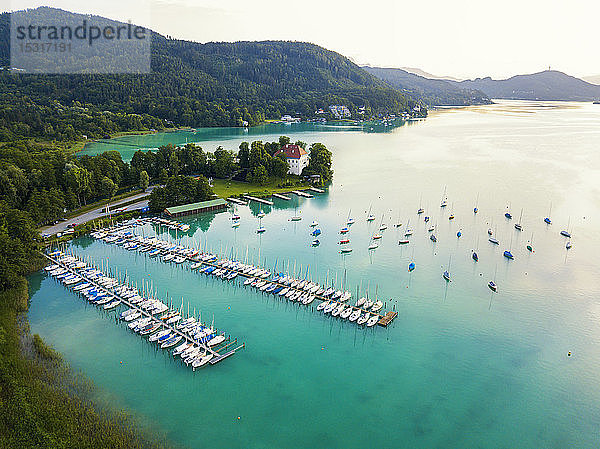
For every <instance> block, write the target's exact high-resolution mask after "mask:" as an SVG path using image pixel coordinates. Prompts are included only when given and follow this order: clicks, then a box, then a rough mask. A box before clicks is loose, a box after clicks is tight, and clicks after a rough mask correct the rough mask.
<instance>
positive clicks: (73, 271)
mask: <svg viewBox="0 0 600 449" xmlns="http://www.w3.org/2000/svg"><path fill="white" fill-rule="evenodd" d="M44 256H45V257H46V258H47V259H48V260H49V261H50V262H52V264H54V265H55V266H56V267H57V268H62V269H63V270H64V271H65V272H68V273H69V274H70V275H72V276H74V277H76V278H78V279H79V280H78V281H77V282H76V283H73V284H65V286H67V287H75V286H77V285H78V284H82V283H87V284H89V285H90V286H93V288H94V289H96V290H97V291H102V292H106V293H107V294H109V295H110V296H111V297H113V298H114V300H116V301H120V304H124V305H126V306H127V307H129V308H130V309H133V310H135V311H136V312H137V313H139V314H140V316H141V317H143V318H146V319H149V320H150V323H148V324H151V323H154V324H160V326H159V327H158V328H157V329H156V330H155V331H154V332H152V333H156V332H161V331H165V330H169V334H170V335H177V336H179V337H181V338H180V340H179V341H178V342H177V343H175V344H173V345H172V346H175V345H178V344H179V345H180V344H182V343H187V344H191V345H196V346H197V347H199V348H201V349H203V350H204V354H211V355H212V358H211V359H210V360H209V361H208V363H210V364H211V365H214V364H215V363H218V362H220V361H221V360H223V359H225V358H227V357H229V356H231V355H233V354H235V352H236V351H238V350H239V349H241V348H244V347H245V345H244V344H242V345H240V346H238V347H236V348H235V349H232V350H230V351H228V352H227V353H224V354H221V353H219V352H218V351H223V350H226V349H227V347H228V346H230V344H233V343H236V342H237V339H235V341H234V342H232V343H229V344H225V345H223V346H222V347H221V348H219V346H221V345H222V343H219V344H217V345H215V347H214V348H213V347H211V346H210V344H207V343H209V341H210V340H209V341H208V342H204V341H202V340H199V339H195V338H193V336H191V335H189V334H188V333H186V332H185V330H184V329H178V328H177V322H178V321H179V320H178V321H176V322H175V323H173V325H171V324H169V323H167V322H166V321H167V320H163V319H161V318H158V317H157V316H155V315H158V314H162V313H164V312H165V311H166V310H168V309H166V306H164V307H165V309H166V310H163V311H161V312H154V313H153V312H152V311H149V310H146V309H145V308H144V307H141V306H140V304H142V302H143V301H139V302H132V301H130V300H129V299H128V298H125V297H124V296H123V295H121V294H119V293H117V288H116V287H117V286H118V287H121V286H123V285H124V284H121V283H119V282H118V281H117V280H115V281H116V282H117V285H112V286H107V285H103V284H101V283H100V282H98V281H97V280H96V278H93V277H92V276H88V275H86V274H85V272H82V271H79V270H82V269H83V268H85V269H89V268H91V267H89V266H88V265H87V264H85V263H83V262H82V261H80V260H79V259H77V258H75V257H73V256H63V255H62V253H61V252H60V251H55V252H52V253H50V254H44ZM61 256H62V258H61ZM66 257H69V258H70V260H73V261H77V262H79V263H81V264H82V266H80V268H74V267H73V266H72V265H71V264H69V263H66V262H65V261H64V258H66ZM57 268H55V269H57ZM95 271H97V272H98V271H99V270H95ZM50 274H52V272H50ZM103 276H104V277H107V276H106V275H105V274H104V273H103ZM112 279H114V278H112ZM111 301H112V300H111ZM120 304H118V305H120ZM118 305H117V306H115V307H118ZM197 324H198V325H201V323H197ZM211 329H212V327H211ZM212 330H213V331H214V329H212ZM152 333H150V334H148V336H150V335H151V334H152ZM215 333H216V332H215ZM216 336H217V335H215V337H216ZM172 346H169V347H166V348H165V349H168V350H169V352H171V350H172V349H174V348H173V347H172ZM190 364H191V363H190ZM194 369H195V368H194Z"/></svg>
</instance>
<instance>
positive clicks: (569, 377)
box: [29, 102, 600, 448]
mask: <svg viewBox="0 0 600 449" xmlns="http://www.w3.org/2000/svg"><path fill="white" fill-rule="evenodd" d="M599 124H600V107H597V106H593V105H588V104H575V103H525V102H502V103H500V104H496V105H491V106H481V107H473V108H466V109H461V110H448V111H440V112H435V113H433V114H432V115H431V116H430V117H429V118H428V119H427V120H425V121H421V122H418V123H416V124H414V125H412V126H403V127H399V128H397V129H395V130H394V131H393V132H389V133H363V132H357V131H355V130H346V131H339V132H319V131H299V132H298V133H297V134H294V133H287V134H290V135H291V137H292V139H297V138H300V139H302V140H305V141H307V142H310V141H313V140H319V141H322V142H324V143H325V144H326V145H327V146H328V148H330V149H331V150H332V152H333V153H334V170H335V181H334V184H333V185H332V186H331V187H330V189H329V191H328V193H327V194H323V195H316V196H315V198H313V199H298V198H294V200H293V201H291V202H290V203H287V202H285V201H280V200H276V202H275V205H274V207H273V208H264V209H263V210H264V212H266V213H267V216H266V217H265V218H264V219H263V220H262V224H263V226H265V227H266V228H267V231H266V232H265V234H263V235H262V236H259V235H257V234H256V233H255V229H256V228H257V227H258V221H257V219H256V218H255V216H256V214H257V213H258V212H259V210H260V208H259V207H254V206H253V207H252V208H248V207H237V208H236V211H237V213H239V214H240V215H241V217H242V218H241V226H240V227H239V228H238V229H237V230H235V229H233V228H231V221H230V220H229V214H228V213H220V214H214V215H212V214H211V215H199V216H194V217H188V218H186V219H185V221H186V222H187V223H189V224H190V225H191V229H190V231H189V232H187V233H185V234H184V236H183V238H182V240H183V242H184V243H186V244H190V245H191V244H198V245H202V246H205V247H208V248H211V249H213V250H214V251H217V252H222V253H223V254H231V252H232V251H234V252H235V253H237V255H238V256H239V257H240V258H245V257H248V260H254V262H255V263H257V262H258V261H259V260H260V261H261V263H262V264H266V265H267V266H268V267H273V265H275V263H277V266H278V268H282V267H286V268H287V267H288V266H289V267H290V271H291V270H293V269H294V267H295V269H296V271H299V270H300V269H302V271H303V272H304V273H306V271H307V269H308V272H309V273H310V276H311V277H312V278H313V279H315V280H320V281H324V280H325V278H326V277H328V278H329V279H331V278H333V279H334V280H335V279H336V277H337V279H338V285H339V284H341V282H342V279H347V285H348V287H349V288H350V289H352V291H356V288H357V287H360V288H362V291H364V290H365V289H366V288H367V286H368V287H369V290H370V293H371V296H373V295H374V294H375V291H377V294H378V297H379V298H381V299H383V300H384V301H385V302H386V309H387V310H390V309H392V308H395V309H396V310H398V312H399V316H398V318H397V319H396V320H395V321H394V322H393V324H392V325H391V326H390V327H389V328H387V329H384V328H380V327H376V328H373V329H363V328H359V327H358V326H356V325H355V324H351V323H348V322H342V321H341V320H338V319H333V318H331V317H329V316H323V315H321V314H319V313H317V312H316V310H315V309H316V304H313V306H312V307H309V308H306V307H301V306H298V305H297V304H290V303H288V302H285V301H283V300H279V299H276V298H273V297H272V296H267V295H263V294H260V293H257V292H255V291H253V290H250V289H246V288H244V287H243V286H239V285H231V284H225V283H224V282H222V281H220V280H213V279H210V278H206V277H203V276H199V275H197V274H194V273H192V272H190V271H189V269H187V268H184V267H180V266H179V267H178V266H171V265H167V264H164V263H162V262H159V261H155V260H152V259H150V258H147V257H146V256H144V255H143V254H132V253H130V252H128V251H126V250H123V249H122V248H120V247H114V246H111V245H107V244H105V243H102V242H96V241H93V240H92V239H89V238H82V239H80V240H78V241H76V242H74V244H73V245H72V249H73V250H74V251H75V252H76V253H77V254H79V255H81V256H84V257H87V256H89V257H91V258H92V259H94V260H96V261H98V262H99V261H100V260H104V262H103V263H107V261H108V263H109V266H110V267H111V268H112V269H114V270H119V271H125V270H127V273H128V275H129V277H130V278H131V279H133V280H134V281H136V282H138V283H139V284H141V283H142V282H150V280H151V281H152V284H153V287H154V288H156V289H157V290H158V292H159V295H161V296H163V297H164V296H166V295H167V294H168V296H169V297H172V298H173V299H174V300H175V302H176V303H179V302H180V301H181V298H182V297H183V298H184V299H185V301H186V302H189V303H190V305H191V307H192V309H193V308H196V310H197V311H198V310H201V313H202V317H203V320H209V321H210V320H212V318H213V315H214V320H215V325H216V326H217V327H219V328H220V329H222V330H224V331H225V332H227V333H228V334H231V335H232V336H233V337H237V338H238V339H239V341H243V342H245V343H246V349H245V350H242V351H240V352H238V353H237V354H236V355H235V356H233V357H231V358H229V359H227V360H225V361H223V362H221V363H219V364H217V365H215V366H210V367H207V368H206V369H202V370H200V371H197V372H195V373H192V372H191V371H190V370H189V369H188V368H185V367H182V366H181V365H180V364H179V363H175V362H173V361H172V360H171V358H170V356H168V355H167V354H165V353H163V352H156V351H155V350H154V349H153V347H152V346H151V345H150V344H148V343H147V342H146V341H144V340H142V339H141V338H139V337H137V336H135V335H133V334H131V333H130V332H128V331H127V330H126V329H125V328H124V327H123V326H122V325H117V324H115V321H114V313H113V314H107V313H104V312H101V311H99V310H97V309H96V308H93V307H91V306H88V305H86V304H85V303H83V301H82V300H81V299H80V298H79V297H76V296H75V295H73V294H72V293H70V292H69V291H67V290H66V289H65V288H63V287H62V286H60V285H58V284H57V283H56V282H55V281H54V280H52V279H49V278H47V277H45V276H44V275H43V274H37V275H34V276H32V278H31V281H32V282H31V285H32V302H31V308H30V314H29V319H30V323H31V329H32V332H36V333H39V334H40V335H41V336H42V337H44V338H45V339H46V340H47V341H48V342H49V343H51V344H52V345H54V347H55V348H56V349H57V350H59V351H60V352H61V353H63V354H64V356H65V358H66V359H67V360H68V361H69V362H70V363H71V364H72V365H73V366H74V367H75V368H78V369H82V370H83V371H84V372H86V373H87V375H89V376H90V377H91V378H92V380H93V381H94V382H95V383H96V384H97V385H98V386H99V387H100V388H101V392H102V394H103V396H104V397H105V398H107V399H108V400H109V401H110V402H111V403H113V404H115V405H116V406H119V407H126V408H127V409H129V410H131V411H133V412H134V413H136V414H138V415H139V416H140V417H141V418H142V419H143V420H144V422H147V423H150V425H152V426H156V427H158V428H160V429H162V430H163V431H165V432H166V433H167V435H168V436H169V437H170V438H171V439H172V440H174V441H177V442H179V443H182V444H185V445H187V446H189V447H205V446H212V447H218V448H236V447H239V448H265V447H339V448H349V447H363V448H364V447H376V446H379V447H391V448H395V447H419V448H432V447H486V448H496V447H497V448H507V447H522V448H539V447H548V448H565V447H581V448H591V447H596V446H597V445H598V441H599V435H598V428H599V425H600V406H599V405H598V404H600V402H599V400H600V381H599V380H598V376H597V373H598V371H599V369H600V351H599V349H600V330H599V326H598V321H599V319H600V299H599V298H600V278H599V276H598V274H599V269H598V262H599V258H598V254H599V253H600V239H599V238H598V236H597V229H598V213H599V212H600V186H599V184H598V181H597V180H598V179H600V178H599V177H598V175H599V172H600V155H599V154H598V152H597V145H598V142H599V137H600V127H599V126H598V125H599ZM265 132H266V131H265ZM227 133H228V132H227V131H226V132H225V134H227ZM277 134H279V131H277V132H275V133H274V134H273V135H274V136H275V135H277ZM148 138H155V136H151V137H148ZM210 138H211V139H213V140H211V141H207V142H205V144H203V146H205V147H206V148H210V147H211V146H215V145H216V142H225V143H227V144H228V145H230V147H231V148H235V147H237V145H238V144H239V141H241V140H242V139H247V137H244V136H239V137H235V138H231V136H230V135H226V136H219V135H212V136H210ZM140 139H142V138H141V137H140ZM141 143H143V142H141ZM149 146H150V145H149ZM444 187H446V190H447V194H448V202H449V205H448V207H447V208H446V209H441V208H440V207H439V202H440V200H441V196H442V192H443V190H444ZM478 195H479V200H478V202H477V205H478V207H479V210H480V212H479V214H477V215H474V214H473V212H472V209H473V207H474V205H475V202H476V198H477V196H478ZM550 203H552V212H551V216H552V220H553V224H552V225H551V226H546V225H545V224H544V223H543V222H542V219H543V217H545V216H546V215H547V214H548V212H549V209H550ZM419 205H422V206H423V207H424V208H425V209H426V212H425V215H430V216H431V217H432V221H433V222H434V223H435V224H436V226H437V228H438V229H437V230H436V235H437V237H438V242H437V243H436V244H435V245H434V244H433V243H432V242H431V241H430V240H429V238H428V233H427V225H425V224H424V223H423V220H422V217H418V216H417V214H416V210H417V209H418V207H419ZM507 206H510V210H511V212H512V214H513V217H514V218H513V220H512V221H508V220H506V219H505V218H504V215H503V214H504V212H505V210H506V208H507ZM296 207H297V208H298V209H297V210H298V213H300V214H301V216H302V217H303V219H302V221H301V222H298V223H292V222H290V221H289V218H290V217H291V216H292V215H293V214H294V211H295V208H296ZM369 208H372V212H373V214H374V215H375V216H376V217H377V219H376V220H375V222H374V223H372V224H367V223H366V220H365V218H366V215H367V212H368V210H369ZM521 208H523V210H524V211H523V219H522V223H523V226H524V231H523V232H522V233H518V231H515V230H514V228H513V224H514V223H515V222H516V221H517V220H518V218H519V214H520V211H521ZM350 209H351V210H352V212H351V214H352V216H353V217H354V218H355V219H356V224H355V225H354V226H353V227H352V230H351V232H350V234H349V238H350V240H351V246H352V247H353V249H354V251H353V253H351V254H349V255H345V256H342V255H340V254H339V253H338V251H339V245H338V244H337V242H338V240H339V237H340V236H339V234H338V231H339V229H340V228H341V227H342V225H343V223H344V222H345V220H346V217H347V216H348V213H349V210H350ZM450 212H454V214H455V215H456V218H455V219H454V220H453V221H450V220H448V215H449V214H450ZM382 215H383V220H384V221H385V222H387V224H388V225H389V226H390V227H389V228H388V230H386V231H384V233H383V234H384V236H383V239H382V240H381V241H380V247H379V248H378V249H377V250H375V251H374V252H372V253H371V254H369V253H368V251H367V246H368V244H369V240H370V236H371V235H372V234H373V233H374V232H375V231H376V229H377V228H378V226H379V222H380V221H381V217H382ZM313 219H317V220H318V221H319V222H320V228H321V229H322V230H323V234H322V235H321V236H320V237H319V238H320V240H321V246H320V247H318V248H312V247H310V246H309V244H310V241H311V237H310V236H309V227H308V225H309V223H310V222H311V221H312V220H313ZM398 219H400V221H401V222H402V223H404V224H403V226H402V228H400V229H404V228H405V227H406V226H407V224H409V226H410V227H411V228H413V229H414V235H413V237H411V243H410V244H409V245H406V246H399V245H398V239H399V238H400V236H401V231H397V230H396V229H394V228H393V227H392V226H391V225H392V224H393V223H395V222H396V221H398ZM409 220H410V223H408V221H409ZM569 223H570V228H571V230H572V233H573V238H572V242H573V249H571V250H570V251H569V252H567V250H565V239H564V238H563V237H561V236H560V235H559V231H560V230H562V229H564V228H566V227H567V225H568V224H569ZM489 227H491V228H492V229H494V230H495V231H496V236H497V238H498V239H499V240H500V245H499V246H494V245H492V244H490V243H488V241H487V238H488V236H487V232H486V231H487V229H488V228H489ZM458 230H461V232H462V234H463V235H462V237H461V238H460V239H458V238H457V237H456V232H457V231H458ZM144 232H145V233H151V232H153V231H152V230H151V228H150V227H146V228H144ZM532 234H533V246H534V248H535V253H533V254H530V253H529V252H528V251H527V250H526V249H525V245H526V244H527V241H528V240H529V239H530V238H531V236H532ZM161 235H162V236H163V237H165V238H171V239H175V234H174V233H170V234H168V233H166V232H162V234H161ZM177 237H178V238H181V235H178V236H177ZM475 247H476V248H477V252H478V254H479V258H480V261H479V262H478V263H474V262H473V261H472V259H471V250H472V249H473V248H475ZM505 249H511V250H512V252H513V254H514V255H515V260H512V261H509V260H507V259H505V258H504V257H502V252H503V251H504V250H505ZM246 255H247V256H246ZM450 258H451V261H450V273H451V275H452V282H451V283H449V284H446V282H445V281H444V280H443V279H442V276H441V274H442V272H443V270H444V269H446V268H447V267H448V263H449V260H450ZM411 260H414V262H415V263H416V266H417V268H416V269H415V271H413V272H412V273H409V272H408V270H407V266H408V263H409V262H410V261H411ZM492 278H495V279H496V282H497V284H498V286H499V289H498V293H497V294H493V293H492V292H491V291H490V290H489V289H488V288H487V282H488V281H489V280H490V279H492ZM569 351H571V352H572V356H571V357H568V356H567V353H568V352H569ZM121 362H122V363H121ZM238 417H239V418H240V419H238Z"/></svg>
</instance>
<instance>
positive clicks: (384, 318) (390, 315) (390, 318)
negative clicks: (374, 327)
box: [377, 312, 398, 327]
mask: <svg viewBox="0 0 600 449" xmlns="http://www.w3.org/2000/svg"><path fill="white" fill-rule="evenodd" d="M397 316H398V312H388V313H386V314H385V315H384V316H382V317H381V319H380V320H379V322H378V323H377V324H379V325H380V326H383V327H387V325H388V324H390V323H391V322H392V321H394V318H396V317H397Z"/></svg>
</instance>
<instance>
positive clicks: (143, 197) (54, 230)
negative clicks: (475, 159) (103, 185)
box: [40, 187, 152, 235]
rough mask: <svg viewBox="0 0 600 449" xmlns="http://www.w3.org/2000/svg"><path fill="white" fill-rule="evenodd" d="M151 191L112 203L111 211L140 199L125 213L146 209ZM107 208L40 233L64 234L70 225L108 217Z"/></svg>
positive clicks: (46, 228) (89, 212)
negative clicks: (120, 205) (104, 210)
mask: <svg viewBox="0 0 600 449" xmlns="http://www.w3.org/2000/svg"><path fill="white" fill-rule="evenodd" d="M151 191H152V187H149V188H148V190H147V191H146V192H144V193H138V194H137V195H132V196H128V197H127V198H123V199H122V200H119V201H116V202H114V203H111V204H110V209H111V211H112V212H113V213H114V211H115V210H116V209H118V208H119V204H123V203H127V202H129V201H132V200H136V199H140V201H138V202H136V203H133V204H130V205H129V206H126V207H125V211H127V212H129V211H132V210H136V209H141V208H144V207H146V206H147V205H148V196H149V195H150V192H151ZM105 207H106V206H105V205H104V206H98V209H92V210H90V211H88V212H84V213H83V214H81V215H77V216H75V217H72V218H69V219H68V220H66V221H60V222H58V223H57V224H55V225H51V226H45V227H43V228H41V229H40V232H41V233H42V234H49V235H54V234H57V233H59V232H64V231H65V230H66V229H67V227H68V226H69V225H70V224H73V223H77V224H80V223H87V222H88V221H91V220H94V219H96V218H100V217H106V216H107V215H108V213H106V212H102V210H103V209H104V208H105Z"/></svg>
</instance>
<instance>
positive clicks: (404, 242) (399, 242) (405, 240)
mask: <svg viewBox="0 0 600 449" xmlns="http://www.w3.org/2000/svg"><path fill="white" fill-rule="evenodd" d="M408 243H410V240H407V239H404V240H398V245H407V244H408Z"/></svg>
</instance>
